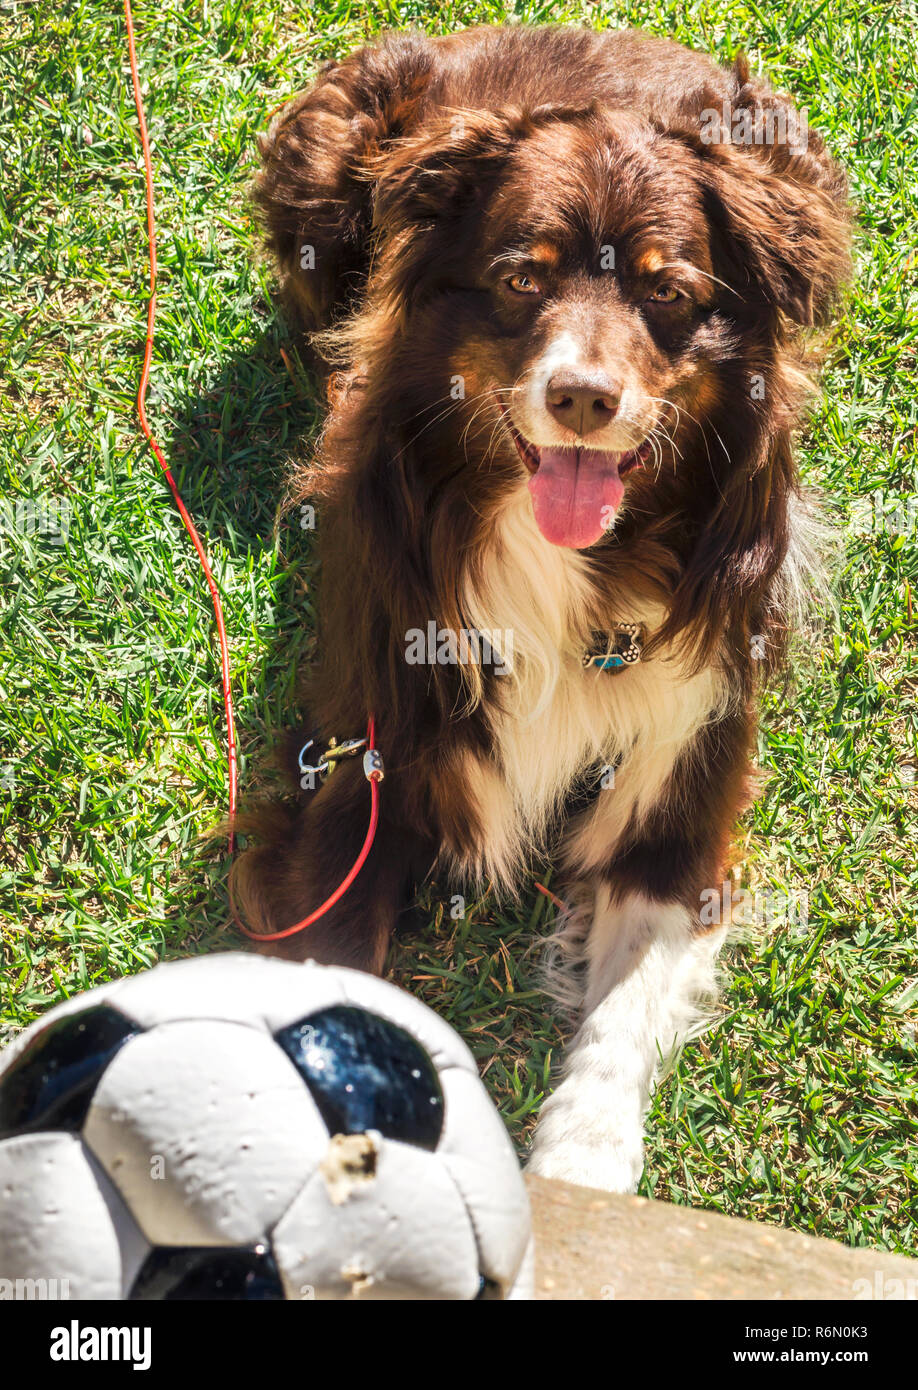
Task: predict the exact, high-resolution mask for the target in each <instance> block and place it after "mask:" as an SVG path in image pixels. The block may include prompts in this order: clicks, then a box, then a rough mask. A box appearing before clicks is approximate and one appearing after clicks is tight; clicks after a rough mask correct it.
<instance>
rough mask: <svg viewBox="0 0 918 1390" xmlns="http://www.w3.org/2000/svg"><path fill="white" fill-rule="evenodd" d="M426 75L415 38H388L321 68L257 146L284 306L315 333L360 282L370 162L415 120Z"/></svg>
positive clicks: (424, 51) (420, 40) (429, 68)
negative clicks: (305, 89) (285, 299)
mask: <svg viewBox="0 0 918 1390" xmlns="http://www.w3.org/2000/svg"><path fill="white" fill-rule="evenodd" d="M433 71H434V48H433V44H432V42H431V41H430V40H429V39H427V38H425V37H424V35H422V34H395V35H391V36H389V37H388V38H386V39H384V40H382V41H381V42H380V43H378V44H375V45H372V46H370V47H368V48H363V49H360V50H359V51H358V52H356V53H354V54H352V55H351V56H350V57H349V58H347V59H346V60H345V61H344V62H343V63H340V64H339V63H327V64H326V65H325V67H324V68H323V70H322V72H321V75H320V76H319V78H318V80H317V81H316V82H315V83H314V85H313V86H312V87H310V88H309V90H308V91H305V92H302V93H301V94H300V95H299V96H298V97H296V98H295V99H294V100H293V101H291V102H288V103H287V104H286V105H284V106H283V107H281V108H280V109H279V110H278V111H277V112H276V113H275V115H274V118H273V120H272V122H271V125H270V128H269V129H268V131H267V133H266V134H264V135H262V136H260V137H259V141H258V144H259V149H260V151H261V157H262V167H261V170H260V172H259V174H258V176H257V179H256V182H255V186H254V197H255V202H256V205H257V206H258V208H259V211H260V214H261V220H262V223H263V225H264V229H265V232H266V233H267V239H268V244H269V246H270V248H271V250H272V251H273V253H274V257H275V259H276V261H277V263H278V266H279V269H280V272H281V276H282V280H283V284H284V288H285V291H286V294H287V298H288V301H289V303H290V304H291V305H292V306H293V307H294V309H295V311H296V313H297V316H298V317H299V318H300V319H301V320H302V322H303V325H304V327H306V328H307V329H316V328H323V327H325V326H326V325H327V324H328V323H330V322H331V321H333V320H334V319H335V318H336V317H337V316H338V315H339V314H340V313H341V312H342V311H343V310H345V309H346V307H347V304H348V301H349V299H350V297H351V295H352V294H353V293H354V291H355V290H356V289H357V288H358V287H359V285H360V284H361V283H362V281H363V279H364V278H365V276H366V273H367V269H368V267H369V263H370V257H371V253H372V240H373V238H372V226H371V222H372V214H373V207H372V198H371V187H370V184H369V181H368V179H367V178H366V177H365V168H366V165H367V163H368V162H369V161H371V160H372V159H373V158H375V157H376V156H378V154H379V153H380V151H381V150H383V149H385V147H386V145H387V143H388V142H390V141H394V140H398V139H400V138H401V137H403V136H404V135H405V134H406V133H407V132H408V131H410V130H411V129H412V128H413V127H414V126H415V125H416V123H417V121H418V119H419V112H420V110H421V108H422V106H423V102H424V98H425V94H426V91H427V88H428V86H429V84H430V81H431V78H432V75H433Z"/></svg>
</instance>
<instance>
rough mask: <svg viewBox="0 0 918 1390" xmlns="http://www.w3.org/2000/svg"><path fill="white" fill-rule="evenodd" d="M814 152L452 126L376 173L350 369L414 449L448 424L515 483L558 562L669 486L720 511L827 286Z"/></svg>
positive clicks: (830, 202)
mask: <svg viewBox="0 0 918 1390" xmlns="http://www.w3.org/2000/svg"><path fill="white" fill-rule="evenodd" d="M811 139H818V137H811ZM820 151H821V146H819V147H818V148H817V151H816V154H815V155H814V154H813V153H807V152H803V151H800V152H798V153H794V152H793V151H792V150H789V149H787V148H780V147H778V148H771V149H765V150H763V149H762V148H760V147H754V148H752V149H745V148H742V147H738V146H735V145H732V144H730V143H723V142H719V141H714V142H712V143H706V141H705V139H704V137H703V132H701V131H700V130H699V129H698V128H697V126H695V127H694V128H693V127H692V126H690V125H689V124H688V123H687V124H686V126H685V127H683V128H678V129H665V128H661V127H660V126H656V125H654V124H653V123H651V122H650V121H648V120H646V119H644V118H641V117H638V116H635V115H633V114H631V113H630V112H626V111H620V110H614V109H608V108H603V107H599V106H590V107H587V108H583V109H576V108H573V109H568V108H560V107H544V108H539V109H536V110H533V111H530V112H527V113H523V112H520V111H515V110H502V111H498V112H480V111H474V112H473V111H455V112H447V113H445V114H443V115H441V116H439V117H438V118H437V119H436V121H435V122H434V123H433V124H430V123H428V124H427V125H426V126H425V127H424V128H423V130H422V131H421V132H420V133H419V134H417V135H414V136H412V137H411V138H408V139H405V140H402V141H400V142H397V143H396V144H395V145H394V146H392V147H390V148H389V149H388V150H387V151H386V152H385V153H383V154H382V155H381V156H380V157H379V158H378V159H377V160H376V161H375V163H374V165H373V168H372V171H371V173H372V177H373V178H374V180H375V187H376V195H375V224H376V229H377V235H378V249H377V255H376V259H375V262H374V267H373V270H372V272H371V277H370V286H369V295H368V299H367V301H366V305H367V307H366V310H365V313H364V315H363V317H362V318H358V321H357V324H356V340H357V342H358V344H359V352H360V355H361V356H362V357H363V358H365V359H372V358H375V372H376V374H383V373H385V372H388V376H389V378H390V380H391V381H392V382H393V383H394V384H395V386H396V387H397V391H398V397H399V402H400V404H399V406H398V407H397V409H399V410H401V411H404V412H407V414H406V423H407V424H408V426H409V428H411V429H412V432H416V431H417V430H424V431H425V432H429V433H428V435H427V438H428V442H430V443H431V445H433V441H434V440H435V439H436V440H440V439H441V438H442V432H441V427H440V426H438V425H437V423H436V421H437V420H438V419H442V420H445V421H447V424H448V431H449V433H451V434H452V436H453V437H454V438H455V439H460V438H461V440H462V445H463V450H464V454H465V458H466V459H467V460H469V461H470V462H471V463H472V465H473V466H476V467H477V468H478V470H479V473H480V472H481V471H482V470H483V471H484V472H485V473H486V474H487V475H488V476H489V478H494V477H501V478H502V479H504V480H505V481H506V479H507V477H508V475H509V474H512V476H513V478H514V480H515V483H516V485H517V486H519V487H522V486H527V485H528V488H529V491H530V493H531V498H532V506H533V510H534V514H535V519H536V521H537V523H538V526H539V528H540V529H541V531H542V533H543V535H544V536H545V537H546V538H547V539H548V540H549V541H551V542H553V543H555V544H557V545H562V546H569V547H573V548H577V549H582V548H585V547H589V546H592V545H594V544H595V543H596V542H597V541H598V540H599V539H600V538H601V537H602V536H603V534H604V532H606V531H608V530H610V529H611V527H612V526H613V524H614V522H615V518H616V516H617V514H618V513H619V511H620V509H621V507H622V503H623V499H624V498H625V497H626V494H627V493H628V492H629V490H631V491H632V493H634V494H635V495H639V496H640V499H641V510H642V511H643V512H644V513H645V514H646V512H647V511H648V510H650V511H653V510H654V503H653V494H654V489H655V486H657V487H662V488H663V490H664V491H667V489H669V492H668V494H667V505H669V506H671V505H672V497H671V488H670V479H671V477H674V478H676V480H677V487H678V491H679V492H680V495H681V496H683V497H688V496H695V497H697V496H698V494H699V490H700V492H702V493H707V494H712V495H713V494H716V493H717V492H718V491H722V490H723V486H724V483H725V482H726V481H728V480H729V476H730V473H731V470H736V471H739V472H744V471H745V472H747V473H748V472H749V471H750V470H753V469H754V468H757V467H759V466H760V465H761V463H762V461H763V460H762V457H761V455H762V453H763V450H765V451H767V439H766V436H767V435H768V433H769V424H768V422H769V421H771V422H774V421H775V420H778V419H779V418H780V417H781V414H782V411H783V410H785V407H787V405H788V402H787V395H788V387H787V378H786V375H782V370H781V369H782V360H783V359H782V345H783V344H785V343H786V341H787V339H788V337H789V330H792V328H793V326H794V325H806V324H811V323H813V322H816V321H818V320H819V319H820V318H821V317H822V316H823V315H824V313H825V311H826V308H827V306H828V305H829V303H830V302H831V299H832V297H833V294H834V292H835V290H836V288H837V286H838V284H839V281H840V278H841V277H842V275H843V273H844V270H845V265H846V238H847V213H846V211H845V208H844V197H843V191H842V185H841V183H840V181H839V177H838V175H837V171H835V170H834V166H832V165H831V163H830V161H828V159H827V158H826V157H824V156H821V155H820ZM373 375H374V372H373V371H371V372H370V376H371V377H372V376H373ZM757 388H758V389H757ZM741 419H742V420H743V421H744V422H745V423H744V425H743V430H742V432H743V433H744V435H745V438H744V439H743V441H742V444H741V445H740V444H739V443H738V442H737V439H736V435H737V427H738V422H739V421H740V420H741ZM753 436H756V439H755V440H754V439H753ZM750 446H753V447H752V448H750ZM441 454H442V449H441ZM750 455H754V457H750ZM453 466H454V465H452V464H451V465H450V467H451V468H452V467H453Z"/></svg>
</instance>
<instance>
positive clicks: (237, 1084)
mask: <svg viewBox="0 0 918 1390" xmlns="http://www.w3.org/2000/svg"><path fill="white" fill-rule="evenodd" d="M84 1137H85V1140H86V1143H87V1144H88V1145H89V1147H90V1148H91V1149H92V1151H93V1152H94V1153H95V1155H96V1156H97V1158H98V1159H99V1161H100V1163H101V1164H102V1166H103V1167H104V1168H105V1170H106V1172H107V1173H108V1174H109V1175H110V1176H111V1178H112V1180H113V1181H114V1183H115V1185H116V1186H117V1187H118V1189H119V1191H120V1192H121V1194H122V1196H123V1197H124V1199H125V1201H126V1202H127V1204H128V1207H129V1208H130V1210H131V1211H132V1213H133V1214H134V1216H135V1218H136V1220H137V1223H138V1225H139V1226H140V1228H141V1229H142V1231H143V1232H144V1234H145V1235H146V1236H147V1237H148V1239H149V1240H151V1241H153V1242H154V1243H157V1244H160V1245H246V1244H252V1243H255V1242H257V1241H258V1240H259V1239H261V1238H262V1237H263V1236H264V1234H265V1232H267V1231H268V1230H270V1228H271V1226H272V1225H273V1223H274V1222H275V1221H276V1220H277V1218H278V1217H279V1216H280V1214H281V1213H282V1212H283V1211H284V1210H285V1209H286V1208H287V1207H288V1206H289V1204H290V1202H291V1201H292V1200H293V1198H294V1196H295V1195H296V1193H297V1192H298V1191H299V1190H300V1188H301V1187H302V1185H303V1183H304V1182H305V1181H306V1179H307V1178H308V1177H309V1176H310V1175H311V1174H312V1173H313V1172H314V1171H315V1168H316V1165H317V1164H318V1163H319V1161H320V1160H321V1157H322V1155H323V1153H324V1151H325V1147H326V1145H327V1143H328V1135H327V1132H326V1129H325V1126H324V1124H323V1123H322V1120H321V1118H320V1116H319V1113H318V1111H317V1110H316V1108H315V1105H314V1103H313V1101H312V1098H311V1096H310V1095H309V1092H308V1090H307V1089H306V1087H305V1086H304V1085H303V1083H302V1081H301V1080H300V1077H299V1076H298V1075H297V1073H296V1071H295V1069H294V1068H293V1067H292V1065H291V1064H290V1062H289V1061H288V1060H287V1058H286V1057H285V1056H284V1054H283V1053H282V1052H281V1050H280V1048H278V1047H277V1045H276V1044H275V1043H274V1041H273V1040H272V1039H271V1038H270V1037H269V1036H267V1034H263V1033H261V1032H260V1030H259V1029H258V1028H252V1027H247V1026H243V1025H240V1024H238V1023H216V1022H212V1021H210V1020H207V1019H204V1020H201V1021H200V1022H195V1023H190V1022H179V1023H165V1024H162V1025H161V1026H160V1027H158V1028H155V1029H153V1030H152V1031H151V1032H149V1033H143V1034H141V1035H139V1036H138V1037H136V1038H132V1039H131V1040H130V1042H128V1043H126V1044H125V1046H124V1047H123V1048H122V1049H121V1051H120V1052H119V1053H118V1054H117V1056H116V1057H115V1058H114V1059H113V1061H112V1062H111V1063H110V1065H109V1067H108V1069H107V1070H106V1072H105V1074H104V1076H103V1077H102V1080H101V1081H100V1083H99V1086H98V1088H97V1090H96V1093H95V1096H94V1097H93V1101H92V1104H91V1106H90V1109H89V1114H88V1116H87V1119H86V1124H85V1126H84Z"/></svg>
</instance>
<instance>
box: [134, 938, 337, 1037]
mask: <svg viewBox="0 0 918 1390" xmlns="http://www.w3.org/2000/svg"><path fill="white" fill-rule="evenodd" d="M347 973H349V972H347V971H339V970H336V969H334V968H331V967H328V966H318V965H316V964H315V963H314V962H312V961H307V962H306V963H305V964H304V965H297V964H294V963H293V962H291V961H283V960H272V959H269V958H268V957H267V956H251V955H246V954H245V953H244V952H242V951H226V952H223V953H222V954H219V955H213V956H208V957H206V960H205V959H202V958H201V957H195V958H194V959H192V960H181V961H170V962H169V963H168V964H167V965H159V966H157V967H156V968H155V969H154V970H145V971H144V972H143V973H142V974H140V975H133V976H131V977H130V978H129V979H125V980H119V981H118V983H117V985H116V986H115V989H116V993H115V995H114V996H113V997H112V998H111V1001H110V1002H111V1003H113V1004H116V1005H117V1007H118V1008H119V1009H123V1010H124V1011H125V1013H127V1014H129V1015H130V1017H131V1018H133V1019H136V1020H137V1022H138V1023H141V1024H143V1026H144V1027H146V1028H152V1027H154V1026H155V1025H156V1024H157V1023H171V1022H175V1021H178V1020H180V1019H195V1018H212V1019H219V1020H221V1021H226V1022H233V1021H234V1020H235V1021H236V1022H239V1023H251V1024H253V1025H254V1024H262V1025H263V1026H264V1027H265V1028H267V1030H268V1031H269V1032H272V1033H273V1032H275V1031H276V1030H277V1029H278V1028H279V1027H283V1026H284V1025H286V1024H288V1023H294V1022H295V1021H296V1020H297V1019H298V1018H300V1017H301V1016H302V1015H303V1014H304V1013H307V1012H312V1011H314V1010H316V1009H325V1008H329V1007H330V1006H331V1005H333V1004H340V1003H342V1002H343V1001H344V986H343V977H344V975H345V974H347Z"/></svg>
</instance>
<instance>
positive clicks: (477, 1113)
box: [438, 1068, 530, 1289]
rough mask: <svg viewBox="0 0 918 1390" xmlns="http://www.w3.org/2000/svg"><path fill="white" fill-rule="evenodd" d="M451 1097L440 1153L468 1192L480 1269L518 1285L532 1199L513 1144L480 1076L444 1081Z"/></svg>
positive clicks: (445, 1076)
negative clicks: (524, 1181) (529, 1196)
mask: <svg viewBox="0 0 918 1390" xmlns="http://www.w3.org/2000/svg"><path fill="white" fill-rule="evenodd" d="M440 1081H441V1084H442V1086H443V1094H444V1098H445V1102H446V1103H445V1106H444V1123H443V1133H442V1135H441V1137H440V1144H439V1148H438V1154H439V1157H440V1159H441V1161H442V1162H443V1163H444V1164H445V1166H446V1168H447V1170H448V1172H449V1174H450V1176H451V1177H452V1179H453V1181H454V1182H455V1184H456V1186H457V1187H458V1189H459V1191H460V1192H461V1193H462V1196H463V1198H464V1199H465V1204H466V1206H467V1207H468V1210H469V1214H470V1216H471V1219H472V1225H473V1227H474V1229H475V1236H476V1239H477V1241H478V1252H479V1260H480V1268H481V1272H482V1274H483V1275H484V1276H485V1278H486V1279H493V1280H494V1282H495V1283H497V1284H500V1286H501V1288H503V1289H507V1288H509V1286H510V1285H511V1284H512V1282H513V1280H514V1278H515V1277H516V1274H517V1272H518V1270H519V1268H520V1266H521V1264H522V1261H523V1256H524V1254H525V1251H526V1244H527V1241H528V1239H529V1219H530V1218H529V1199H528V1197H527V1195H526V1188H525V1187H524V1185H523V1180H522V1177H521V1175H520V1166H519V1163H518V1161H517V1158H516V1154H515V1153H514V1152H513V1145H512V1143H511V1141H510V1136H509V1134H508V1133H507V1131H506V1129H505V1127H504V1123H503V1121H502V1120H501V1118H500V1115H499V1114H498V1113H497V1111H496V1110H495V1109H494V1106H493V1105H492V1104H491V1101H490V1100H489V1099H488V1095H487V1093H486V1092H485V1090H484V1088H483V1087H482V1085H481V1082H480V1081H479V1080H478V1077H477V1076H469V1075H468V1074H467V1073H466V1072H463V1071H459V1070H457V1069H456V1068H453V1069H451V1070H449V1071H445V1072H443V1073H442V1074H441V1076H440Z"/></svg>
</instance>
